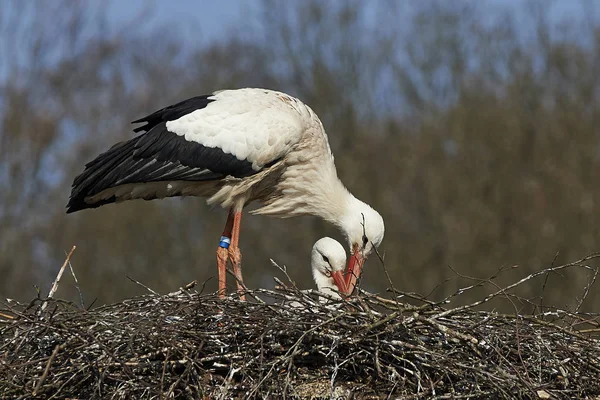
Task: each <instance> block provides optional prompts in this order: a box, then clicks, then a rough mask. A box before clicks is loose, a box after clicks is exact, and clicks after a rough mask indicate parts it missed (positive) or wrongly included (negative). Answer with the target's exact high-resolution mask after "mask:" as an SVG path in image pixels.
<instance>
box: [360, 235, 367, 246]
mask: <svg viewBox="0 0 600 400" xmlns="http://www.w3.org/2000/svg"><path fill="white" fill-rule="evenodd" d="M362 241H363V247H365V246H366V245H367V243H369V238H368V237H367V235H363V237H362Z"/></svg>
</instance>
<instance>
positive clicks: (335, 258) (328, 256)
mask: <svg viewBox="0 0 600 400" xmlns="http://www.w3.org/2000/svg"><path fill="white" fill-rule="evenodd" d="M311 266H312V273H313V278H314V279H315V283H316V284H317V288H318V289H319V291H320V292H323V293H326V294H328V295H331V296H333V297H340V296H339V295H338V294H337V291H339V292H340V293H346V283H345V281H344V275H343V272H344V268H345V266H346V251H345V250H344V247H343V246H342V245H341V244H340V243H339V242H338V241H337V240H334V239H332V238H329V237H324V238H322V239H319V240H318V241H317V242H316V243H315V245H314V246H313V249H312V256H311ZM336 287H337V289H336Z"/></svg>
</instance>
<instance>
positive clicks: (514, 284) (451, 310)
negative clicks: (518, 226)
mask: <svg viewBox="0 0 600 400" xmlns="http://www.w3.org/2000/svg"><path fill="white" fill-rule="evenodd" d="M599 257H600V253H592V254H590V255H589V256H587V257H584V258H582V259H581V260H578V261H575V262H572V263H568V264H564V265H560V266H558V267H552V268H546V269H543V270H541V271H538V272H534V273H533V274H530V275H528V276H526V277H525V278H523V279H521V280H520V281H517V282H515V283H513V284H512V285H508V286H507V287H505V288H503V289H500V290H498V291H497V292H494V293H492V294H489V295H487V296H486V297H485V298H484V299H483V300H479V301H476V302H474V303H471V304H467V305H464V306H460V307H456V308H453V309H450V310H446V311H444V312H442V313H440V314H437V315H436V316H435V317H434V318H436V319H437V318H441V317H445V316H447V315H450V314H456V313H458V312H461V311H463V310H466V309H469V308H473V307H477V306H478V305H481V304H483V303H487V302H488V301H490V300H491V299H493V298H494V297H496V296H498V295H500V294H505V293H506V292H508V291H509V290H511V289H514V288H515V287H517V286H519V285H521V284H522V283H524V282H527V281H529V280H531V279H533V278H535V277H537V276H540V275H543V274H548V273H550V272H556V271H560V270H562V269H565V268H569V267H575V266H579V267H583V268H587V269H591V268H590V267H588V266H587V265H581V264H582V263H584V262H586V261H588V260H592V259H594V258H599Z"/></svg>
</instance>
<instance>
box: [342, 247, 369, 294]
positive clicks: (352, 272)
mask: <svg viewBox="0 0 600 400" xmlns="http://www.w3.org/2000/svg"><path fill="white" fill-rule="evenodd" d="M364 262H365V259H364V258H363V256H362V255H361V254H360V251H359V250H358V246H354V249H353V252H352V255H351V256H350V260H348V267H347V268H346V290H347V292H346V293H347V294H348V295H350V294H352V292H353V291H354V286H356V281H357V280H358V277H359V276H360V272H361V271H362V266H363V263H364Z"/></svg>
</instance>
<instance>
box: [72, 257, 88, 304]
mask: <svg viewBox="0 0 600 400" xmlns="http://www.w3.org/2000/svg"><path fill="white" fill-rule="evenodd" d="M69 269H70V270H71V275H73V280H74V281H75V288H76V289H77V292H78V293H79V302H80V304H81V308H85V305H84V303H83V293H81V288H80V287H79V281H78V280H77V277H76V276H75V271H74V270H73V265H71V261H70V260H69Z"/></svg>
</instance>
